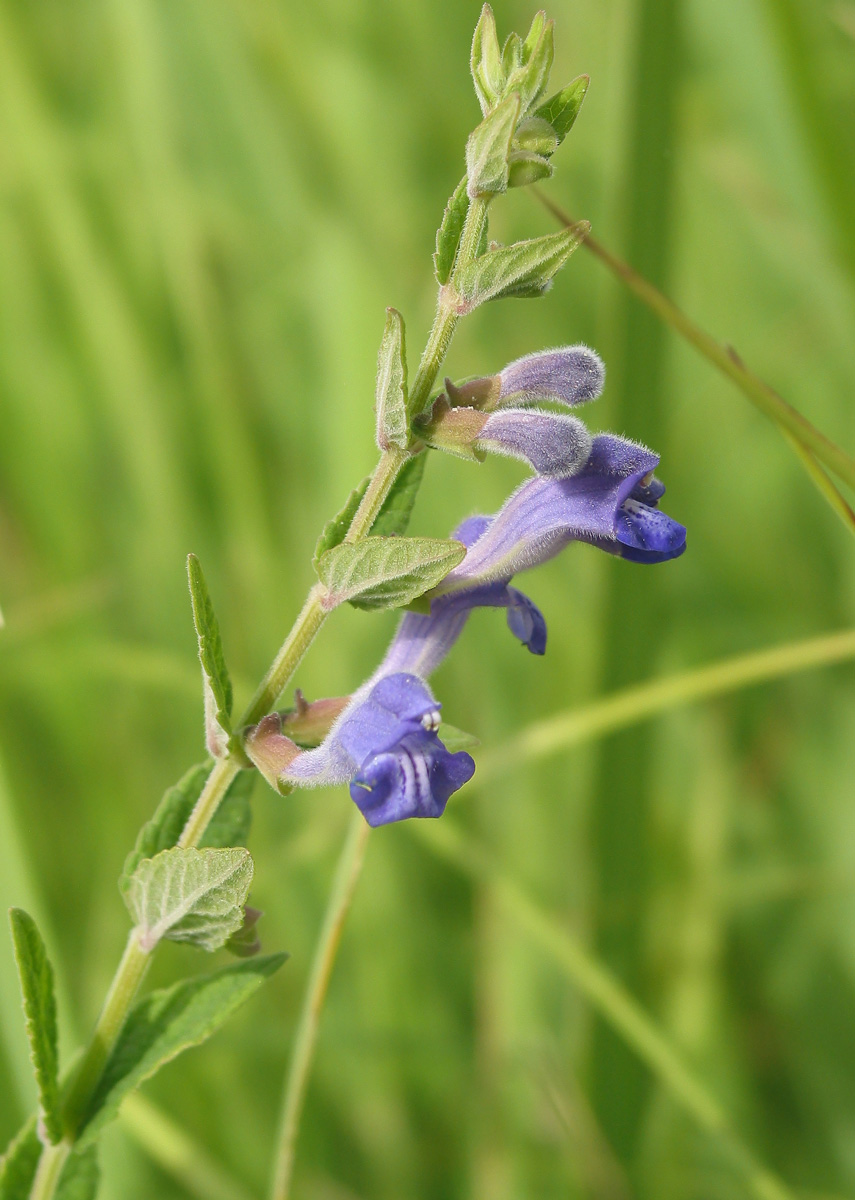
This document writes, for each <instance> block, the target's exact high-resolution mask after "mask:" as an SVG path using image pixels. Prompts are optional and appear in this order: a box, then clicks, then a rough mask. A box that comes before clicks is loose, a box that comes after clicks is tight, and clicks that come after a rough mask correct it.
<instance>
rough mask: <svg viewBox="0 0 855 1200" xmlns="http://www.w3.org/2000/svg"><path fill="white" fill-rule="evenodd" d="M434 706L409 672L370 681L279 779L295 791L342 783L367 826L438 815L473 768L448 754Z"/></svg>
mask: <svg viewBox="0 0 855 1200" xmlns="http://www.w3.org/2000/svg"><path fill="white" fill-rule="evenodd" d="M378 675H380V673H379V672H378ZM440 707H441V706H440V705H439V704H438V703H437V702H436V700H435V699H434V697H433V695H432V693H431V691H430V689H429V688H428V687H427V685H426V684H425V683H424V681H423V680H422V679H419V678H418V677H417V676H416V675H412V674H408V673H406V672H394V673H391V674H386V673H384V674H382V675H380V677H379V678H378V677H377V676H374V677H373V678H372V679H370V680H369V681H368V683H366V684H364V685H363V686H362V687H361V688H360V689H359V691H358V692H357V693H356V694H355V695H354V696H353V697H352V699H351V701H350V704H349V705H348V706H347V708H346V709H345V710H344V712H343V713H342V715H341V717H340V718H339V719H338V721H336V723H335V724H334V725H333V727H332V729H331V730H330V732H329V735H328V737H327V738H326V739H325V741H324V742H323V744H322V745H321V746H319V747H318V748H317V749H316V750H306V751H304V752H303V753H302V754H298V755H297V756H296V757H295V758H294V759H293V760H292V761H291V762H290V764H289V765H288V766H287V767H286V768H285V770H284V771H283V772H282V776H281V779H282V781H283V782H285V783H290V784H296V785H298V786H302V787H315V786H318V785H321V784H336V783H348V782H349V783H350V795H351V797H352V799H353V801H354V803H355V804H356V805H357V807H358V808H359V809H360V811H361V812H362V813H363V814H364V816H365V819H366V821H367V822H368V824H369V825H387V824H389V823H390V822H392V821H401V820H403V819H404V818H405V817H439V816H441V815H442V813H443V812H444V811H445V806H446V804H447V803H448V798H449V796H451V794H452V793H453V792H456V791H457V789H458V788H461V787H462V786H463V784H464V783H467V782H468V780H470V779H471V778H472V775H473V773H474V771H475V763H474V762H473V760H472V757H471V755H469V754H467V753H466V752H465V751H462V750H461V751H458V752H457V753H456V754H452V753H451V752H450V751H448V750H446V748H445V746H444V745H443V744H442V742H441V741H440V740H439V738H438V737H437V733H436V731H437V729H438V727H439V720H440V717H439V712H440Z"/></svg>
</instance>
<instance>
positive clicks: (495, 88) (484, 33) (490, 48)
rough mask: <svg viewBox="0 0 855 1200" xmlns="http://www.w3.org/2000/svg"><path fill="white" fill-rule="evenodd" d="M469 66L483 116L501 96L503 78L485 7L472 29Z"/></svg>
mask: <svg viewBox="0 0 855 1200" xmlns="http://www.w3.org/2000/svg"><path fill="white" fill-rule="evenodd" d="M469 66H470V70H471V71H472V80H473V82H474V84H475V92H476V94H477V96H478V103H479V104H480V105H481V111H482V112H483V113H485V114H486V113H488V112H489V111H490V109H491V108H492V107H493V105H494V104H495V103H496V101H497V100H498V98H499V96H501V94H502V88H503V85H504V78H505V77H504V72H503V70H502V52H501V50H500V48H499V35H498V33H497V32H496V18H495V17H494V16H493V10H492V8H491V7H490V5H489V4H485V5H484V7H483V8H482V9H481V16H480V17H479V18H478V24H477V25H476V26H475V33H474V35H473V38H472V52H471V54H470V56H469Z"/></svg>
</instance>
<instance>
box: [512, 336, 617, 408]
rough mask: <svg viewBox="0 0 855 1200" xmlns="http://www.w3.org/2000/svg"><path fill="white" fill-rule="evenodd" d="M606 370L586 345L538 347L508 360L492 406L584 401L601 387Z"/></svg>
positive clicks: (592, 397) (591, 397)
mask: <svg viewBox="0 0 855 1200" xmlns="http://www.w3.org/2000/svg"><path fill="white" fill-rule="evenodd" d="M605 377H606V369H605V367H604V366H603V363H602V360H601V359H600V357H599V355H597V354H595V353H594V351H593V350H589V349H588V347H587V346H560V347H558V348H557V349H556V350H541V351H540V352H539V353H537V354H527V355H526V356H525V357H524V358H518V359H516V361H515V362H512V363H509V364H508V365H507V366H506V367H505V368H504V370H503V371H501V372H500V374H499V380H500V386H499V395H498V398H497V399H496V401H495V404H494V407H504V405H505V404H506V403H514V404H533V403H536V402H537V401H539V400H555V401H557V402H558V403H560V404H569V405H571V406H572V405H574V404H584V403H585V401H587V400H595V399H596V398H597V396H599V394H600V392H601V391H602V390H603V382H604V381H605Z"/></svg>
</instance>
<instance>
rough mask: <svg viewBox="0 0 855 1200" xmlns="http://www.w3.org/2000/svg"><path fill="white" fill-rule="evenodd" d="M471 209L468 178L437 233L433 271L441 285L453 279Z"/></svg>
mask: <svg viewBox="0 0 855 1200" xmlns="http://www.w3.org/2000/svg"><path fill="white" fill-rule="evenodd" d="M468 209H469V193H468V192H467V191H466V176H465V175H464V176H463V178H462V179H461V180H460V183H458V185H457V187H456V188H455V189H454V191H453V192H452V193H451V197H450V199H449V201H448V203H447V204H446V206H445V212H444V213H443V214H442V221H441V222H440V226H439V229H437V231H436V253H435V254H434V256H433V269H434V273H435V275H436V281H437V283H439V284H440V285H441V284H443V283H448V281H449V279H450V278H451V268H452V267H453V266H454V259H455V257H456V256H457V247H458V246H459V245H460V235H461V234H462V233H463V225H464V222H465V221H466V213H467V211H468Z"/></svg>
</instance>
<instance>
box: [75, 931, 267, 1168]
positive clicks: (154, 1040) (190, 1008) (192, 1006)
mask: <svg viewBox="0 0 855 1200" xmlns="http://www.w3.org/2000/svg"><path fill="white" fill-rule="evenodd" d="M287 957H288V956H287V955H286V954H271V955H267V956H266V957H263V958H250V959H246V960H244V961H242V962H239V963H233V964H231V965H230V966H228V967H224V968H223V969H222V970H220V971H215V972H214V973H213V974H211V975H203V976H200V977H197V978H195V979H189V980H185V981H183V982H182V983H178V984H176V985H175V986H174V987H170V988H162V989H161V990H159V991H155V992H151V993H150V994H149V995H148V996H146V997H145V998H144V999H143V1000H141V1001H140V1002H139V1003H138V1004H137V1005H136V1006H135V1007H134V1008H133V1009H132V1010H131V1013H130V1015H129V1017H128V1019H127V1021H126V1022H125V1025H124V1028H123V1029H122V1032H121V1034H120V1035H119V1040H118V1042H117V1043H116V1045H115V1047H114V1048H113V1051H112V1053H111V1055H110V1057H109V1059H108V1060H107V1064H106V1066H105V1067H104V1072H103V1074H102V1076H101V1079H100V1082H99V1084H98V1088H97V1090H96V1092H95V1094H94V1096H93V1097H92V1102H91V1104H90V1106H89V1109H88V1112H87V1113H86V1116H85V1118H84V1120H83V1123H82V1125H81V1131H80V1137H79V1141H78V1146H79V1147H80V1148H81V1149H83V1148H85V1147H86V1146H88V1145H91V1144H92V1142H93V1141H94V1139H95V1138H96V1137H97V1136H98V1134H99V1133H100V1132H101V1130H102V1129H103V1128H104V1126H105V1125H107V1124H108V1123H109V1122H110V1121H111V1120H112V1119H113V1118H114V1117H115V1116H116V1114H117V1112H118V1110H119V1105H120V1104H121V1102H122V1100H123V1099H124V1097H125V1096H127V1095H128V1093H129V1092H132V1091H133V1090H134V1089H135V1088H137V1087H139V1085H140V1084H141V1083H142V1082H143V1081H144V1080H146V1079H149V1078H150V1077H151V1076H152V1075H154V1074H155V1072H157V1071H158V1070H160V1068H161V1067H162V1066H164V1065H165V1064H166V1063H168V1062H171V1061H172V1059H174V1058H176V1057H177V1056H178V1055H179V1054H181V1053H182V1052H183V1051H184V1050H188V1049H189V1048H190V1047H191V1046H198V1045H199V1044H200V1043H201V1042H204V1041H205V1040H206V1039H207V1038H209V1037H210V1036H211V1034H213V1033H215V1032H216V1031H217V1029H219V1027H220V1026H221V1025H222V1024H223V1023H224V1022H225V1021H226V1020H227V1019H228V1017H230V1016H231V1014H232V1013H233V1012H235V1010H236V1009H238V1008H239V1007H240V1006H241V1004H243V1003H244V1001H246V1000H248V999H249V998H250V996H252V994H253V993H254V992H255V991H257V990H258V988H259V987H261V985H262V983H264V981H265V979H267V978H268V976H270V975H272V974H273V972H274V971H276V970H278V969H279V967H281V965H282V963H283V962H284V961H285V959H286V958H287Z"/></svg>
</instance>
